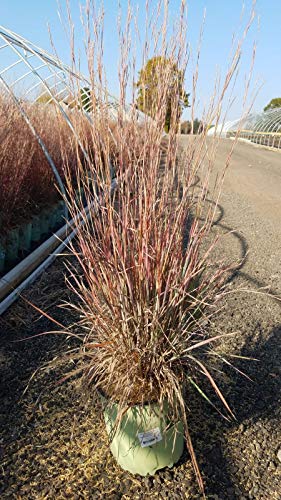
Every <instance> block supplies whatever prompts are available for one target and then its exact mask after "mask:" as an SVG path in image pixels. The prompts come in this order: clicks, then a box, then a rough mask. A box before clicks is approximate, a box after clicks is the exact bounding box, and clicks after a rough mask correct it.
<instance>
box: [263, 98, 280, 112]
mask: <svg viewBox="0 0 281 500" xmlns="http://www.w3.org/2000/svg"><path fill="white" fill-rule="evenodd" d="M274 108H281V97H275V98H274V99H271V101H270V102H269V103H268V104H267V105H266V106H265V108H264V109H263V110H264V111H268V110H269V109H274Z"/></svg>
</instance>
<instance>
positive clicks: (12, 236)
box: [5, 227, 19, 264]
mask: <svg viewBox="0 0 281 500" xmlns="http://www.w3.org/2000/svg"><path fill="white" fill-rule="evenodd" d="M18 253H19V228H18V227H15V228H13V229H11V230H10V231H9V233H8V235H7V240H6V257H5V260H6V262H7V263H8V264H12V263H14V262H15V261H16V260H17V258H18Z"/></svg>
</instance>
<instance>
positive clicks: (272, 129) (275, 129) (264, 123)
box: [208, 108, 281, 148]
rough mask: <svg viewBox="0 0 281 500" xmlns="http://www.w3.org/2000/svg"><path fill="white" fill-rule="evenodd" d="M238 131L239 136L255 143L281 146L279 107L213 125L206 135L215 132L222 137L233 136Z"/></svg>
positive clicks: (280, 110)
mask: <svg viewBox="0 0 281 500" xmlns="http://www.w3.org/2000/svg"><path fill="white" fill-rule="evenodd" d="M238 131H239V137H240V138H241V139H245V140H248V141H251V142H254V143H256V144H260V145H263V146H268V147H272V148H280V147H281V108H275V109H270V110H268V111H265V112H263V113H259V114H256V113H252V114H250V115H249V116H247V117H246V118H244V119H243V118H240V119H237V120H235V121H228V122H225V123H224V124H220V125H218V126H217V127H213V128H211V129H210V130H209V132H208V135H210V136H212V135H214V133H215V132H217V133H220V134H221V136H222V137H234V136H235V135H236V133H237V132H238Z"/></svg>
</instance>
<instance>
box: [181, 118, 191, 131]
mask: <svg viewBox="0 0 281 500" xmlns="http://www.w3.org/2000/svg"><path fill="white" fill-rule="evenodd" d="M180 131H181V134H190V132H191V123H190V121H188V120H186V121H185V122H182V123H181V128H180Z"/></svg>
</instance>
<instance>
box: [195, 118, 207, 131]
mask: <svg viewBox="0 0 281 500" xmlns="http://www.w3.org/2000/svg"><path fill="white" fill-rule="evenodd" d="M204 129H205V126H204V123H203V122H202V121H200V120H198V118H195V120H193V133H194V134H202V132H203V130H204Z"/></svg>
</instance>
